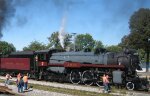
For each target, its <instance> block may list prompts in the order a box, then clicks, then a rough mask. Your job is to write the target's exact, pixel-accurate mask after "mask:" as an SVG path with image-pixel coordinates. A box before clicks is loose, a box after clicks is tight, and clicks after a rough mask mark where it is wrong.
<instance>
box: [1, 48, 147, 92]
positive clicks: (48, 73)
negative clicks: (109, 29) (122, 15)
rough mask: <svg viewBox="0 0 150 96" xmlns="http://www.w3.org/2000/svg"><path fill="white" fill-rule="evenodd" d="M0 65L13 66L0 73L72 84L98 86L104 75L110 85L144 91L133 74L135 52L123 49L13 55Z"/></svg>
mask: <svg viewBox="0 0 150 96" xmlns="http://www.w3.org/2000/svg"><path fill="white" fill-rule="evenodd" d="M27 53H28V54H27ZM21 58H22V59H25V58H28V60H24V62H21V60H20V59H21ZM18 59H19V60H20V61H19V62H21V63H20V65H17V64H19V62H17V61H18ZM0 61H1V62H0V65H4V64H5V65H6V64H14V61H15V64H14V65H16V67H12V68H9V69H8V68H4V67H3V66H1V67H0V69H1V73H2V72H6V71H7V72H11V73H14V74H17V73H15V72H14V70H15V71H16V70H17V71H16V72H28V73H29V76H30V77H31V78H36V79H44V80H49V81H60V82H65V81H69V82H71V83H73V84H79V83H83V84H85V85H92V84H97V85H98V86H100V85H101V84H102V80H101V76H102V75H103V74H104V73H107V74H109V76H110V80H111V83H112V84H121V85H124V86H126V87H127V88H128V89H129V90H132V89H139V88H142V87H141V86H144V87H143V88H144V89H147V83H145V82H144V83H143V82H142V80H141V79H140V78H139V77H138V76H137V73H136V70H140V69H141V68H140V66H139V57H138V54H137V53H136V51H135V50H129V49H126V50H124V51H123V52H118V53H117V52H107V51H106V50H103V49H97V50H96V51H95V52H89V50H85V51H78V52H64V51H62V50H56V49H50V50H40V51H32V52H25V51H24V52H13V53H11V54H10V55H9V56H8V57H7V58H6V57H5V58H1V60H0ZM12 62H13V63H12ZM21 64H22V65H21ZM26 65H28V66H26ZM18 66H22V67H18ZM23 66H24V67H25V68H24V67H23ZM15 68H18V69H15ZM19 68H20V69H19ZM12 71H13V72H12Z"/></svg>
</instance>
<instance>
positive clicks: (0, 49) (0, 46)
mask: <svg viewBox="0 0 150 96" xmlns="http://www.w3.org/2000/svg"><path fill="white" fill-rule="evenodd" d="M14 51H16V48H15V47H14V45H13V44H11V43H8V42H6V41H0V53H1V54H2V56H7V55H8V54H10V53H11V52H14Z"/></svg>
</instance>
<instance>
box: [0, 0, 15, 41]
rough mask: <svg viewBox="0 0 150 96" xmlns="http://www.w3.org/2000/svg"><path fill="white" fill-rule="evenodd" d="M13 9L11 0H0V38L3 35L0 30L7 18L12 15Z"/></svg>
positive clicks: (7, 20) (5, 23)
mask: <svg viewBox="0 0 150 96" xmlns="http://www.w3.org/2000/svg"><path fill="white" fill-rule="evenodd" d="M14 13H15V9H14V7H13V6H12V0H0V39H1V37H2V36H3V34H2V30H3V28H4V27H5V26H6V25H7V23H9V18H10V17H13V16H14Z"/></svg>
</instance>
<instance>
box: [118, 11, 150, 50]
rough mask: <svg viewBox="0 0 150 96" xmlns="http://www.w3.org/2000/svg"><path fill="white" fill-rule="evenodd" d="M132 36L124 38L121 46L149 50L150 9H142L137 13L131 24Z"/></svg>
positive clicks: (131, 19)
mask: <svg viewBox="0 0 150 96" xmlns="http://www.w3.org/2000/svg"><path fill="white" fill-rule="evenodd" d="M129 25H130V26H129V28H130V30H131V31H130V34H129V35H127V36H124V37H123V38H122V42H121V44H120V45H122V46H123V45H124V46H130V47H132V48H135V49H144V50H147V48H148V47H147V46H148V45H150V44H149V43H148V39H149V38H150V9H144V8H141V9H139V10H138V11H137V12H135V13H134V14H133V15H132V16H131V18H130V22H129Z"/></svg>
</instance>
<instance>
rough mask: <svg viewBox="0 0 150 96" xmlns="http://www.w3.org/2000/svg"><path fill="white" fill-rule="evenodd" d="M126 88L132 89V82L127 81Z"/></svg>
mask: <svg viewBox="0 0 150 96" xmlns="http://www.w3.org/2000/svg"><path fill="white" fill-rule="evenodd" d="M126 88H127V89H128V90H133V89H134V83H132V82H128V83H127V84H126Z"/></svg>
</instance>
